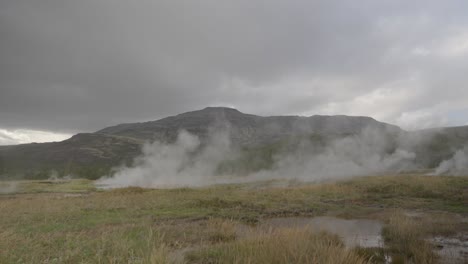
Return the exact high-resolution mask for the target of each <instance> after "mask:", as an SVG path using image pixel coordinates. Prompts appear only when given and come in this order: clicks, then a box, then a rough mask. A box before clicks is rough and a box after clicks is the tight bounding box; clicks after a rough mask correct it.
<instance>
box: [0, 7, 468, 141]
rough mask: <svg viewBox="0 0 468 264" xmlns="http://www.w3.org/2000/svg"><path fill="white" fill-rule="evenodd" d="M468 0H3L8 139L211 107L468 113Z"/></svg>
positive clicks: (403, 116) (437, 117) (404, 118)
mask: <svg viewBox="0 0 468 264" xmlns="http://www.w3.org/2000/svg"><path fill="white" fill-rule="evenodd" d="M466 10H468V2H467V1H464V0H460V1H451V0H447V1H440V0H414V1H404V0H379V1H375V0H357V1H351V0H341V1H338V0H307V1H306V0H304V1H299V0H200V1H193V0H153V1H150V0H134V1H128V0H80V1H76V0H2V1H0V145H5V144H17V143H27V142H43V141H53V140H62V139H65V138H67V137H69V136H70V135H72V134H74V133H78V132H93V131H96V130H99V129H101V128H104V127H106V126H110V125H115V124H119V123H124V122H138V121H146V120H156V119H159V118H163V117H166V116H169V115H174V114H179V113H182V112H186V111H191V110H196V109H201V108H204V107H206V106H228V107H234V108H237V109H239V110H240V111H242V112H244V113H251V114H257V115H305V116H310V115H314V114H325V115H334V114H346V115H363V116H371V117H373V118H375V119H377V120H380V121H384V122H388V123H392V124H396V125H399V126H401V127H402V128H404V129H408V130H415V129H422V128H429V127H439V126H457V125H467V124H468V85H467V84H468V74H467V70H468V16H467V15H466Z"/></svg>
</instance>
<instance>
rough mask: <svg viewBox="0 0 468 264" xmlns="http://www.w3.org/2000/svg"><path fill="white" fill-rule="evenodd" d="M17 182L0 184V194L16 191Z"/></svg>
mask: <svg viewBox="0 0 468 264" xmlns="http://www.w3.org/2000/svg"><path fill="white" fill-rule="evenodd" d="M17 185H18V183H17V182H1V183H0V194H11V193H15V192H16V190H17V187H18V186H17Z"/></svg>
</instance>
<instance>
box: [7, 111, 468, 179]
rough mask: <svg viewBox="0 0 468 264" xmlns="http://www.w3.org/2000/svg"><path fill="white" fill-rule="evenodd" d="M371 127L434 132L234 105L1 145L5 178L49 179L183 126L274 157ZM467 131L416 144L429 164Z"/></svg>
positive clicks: (392, 135) (132, 152) (406, 134)
mask: <svg viewBox="0 0 468 264" xmlns="http://www.w3.org/2000/svg"><path fill="white" fill-rule="evenodd" d="M366 129H371V130H372V131H374V132H376V133H378V134H382V136H383V138H385V140H388V141H389V142H392V141H394V140H396V139H397V138H399V137H400V138H401V137H403V138H411V137H419V135H421V134H425V133H432V132H430V131H419V132H411V131H405V130H403V129H401V128H399V127H398V126H395V125H391V124H387V123H384V122H379V121H377V120H375V119H373V118H371V117H363V116H346V115H335V116H326V115H313V116H309V117H305V116H266V117H265V116H258V115H252V114H245V113H242V112H240V111H238V110H237V109H233V108H227V107H207V108H204V109H201V110H195V111H190V112H185V113H181V114H178V115H174V116H168V117H165V118H161V119H158V120H154V121H146V122H138V123H125V124H118V125H115V126H109V127H106V128H103V129H101V130H98V131H96V132H94V133H78V134H76V135H74V136H72V137H71V138H69V139H67V140H64V141H60V142H48V143H30V144H21V145H10V146H0V178H23V177H25V178H44V177H45V178H47V175H48V174H50V171H57V172H59V174H61V175H68V174H72V175H75V176H77V177H86V178H98V177H100V176H103V175H105V174H106V173H109V172H110V171H111V169H112V167H115V166H119V165H121V164H129V163H131V161H132V160H133V159H134V158H135V157H137V156H138V155H139V154H140V153H141V147H142V146H143V144H144V143H145V142H152V141H160V142H166V143H171V142H174V141H175V140H176V139H177V136H178V134H179V133H180V132H181V131H187V132H189V133H191V134H193V135H195V136H197V137H198V138H200V140H201V142H202V143H203V142H206V141H207V140H208V139H209V138H210V135H212V133H214V132H223V133H224V132H227V133H228V135H229V139H230V141H231V143H232V145H234V146H236V147H238V148H240V149H251V150H253V151H252V152H251V153H257V154H258V155H260V156H261V155H264V153H268V155H270V156H268V157H266V159H267V160H268V159H271V158H272V155H274V151H277V150H278V146H279V145H284V144H286V145H289V147H288V148H289V149H291V148H294V147H296V146H297V144H298V141H300V140H302V139H307V140H311V138H312V140H315V141H316V143H317V144H319V145H320V144H322V145H323V144H325V143H326V142H327V141H329V140H331V139H334V138H343V137H347V136H350V135H359V134H361V133H362V132H363V131H364V130H366ZM467 131H468V127H465V128H464V127H456V128H441V129H438V130H437V131H436V132H434V134H435V135H436V136H434V138H435V140H432V137H431V140H426V141H425V142H424V143H421V144H420V145H418V146H417V147H415V149H416V151H419V152H420V153H424V152H431V151H434V150H436V153H431V155H430V156H429V157H426V158H424V159H423V161H422V162H423V163H424V164H425V166H434V164H436V163H437V162H440V161H441V160H442V159H444V158H447V157H449V155H450V154H451V153H452V151H453V149H454V148H456V147H457V146H458V145H461V144H466V143H467V142H468V133H466V132H467ZM324 142H325V143H324ZM288 148H286V149H288ZM389 149H392V147H391V146H389ZM259 153H260V154H259ZM257 154H255V155H257ZM248 155H252V154H248ZM248 155H247V156H248ZM262 162H263V161H262ZM260 169H261V168H260Z"/></svg>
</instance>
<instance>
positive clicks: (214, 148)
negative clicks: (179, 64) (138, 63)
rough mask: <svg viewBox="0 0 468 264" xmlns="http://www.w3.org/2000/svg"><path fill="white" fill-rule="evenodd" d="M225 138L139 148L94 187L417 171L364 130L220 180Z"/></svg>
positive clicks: (229, 152)
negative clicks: (137, 153) (127, 162)
mask: <svg viewBox="0 0 468 264" xmlns="http://www.w3.org/2000/svg"><path fill="white" fill-rule="evenodd" d="M229 138H230V137H229V133H227V132H223V133H219V132H218V133H213V135H211V136H210V137H209V139H208V141H207V143H206V144H202V143H201V141H200V139H199V138H198V137H197V136H194V135H192V134H189V133H188V132H185V131H182V132H181V133H180V134H179V135H178V137H177V140H176V142H175V143H173V144H164V143H161V142H154V143H148V144H145V145H144V147H143V154H142V155H141V156H140V157H138V158H136V159H135V161H134V164H133V165H132V166H130V167H126V166H123V167H120V168H118V169H116V172H115V173H114V175H113V176H111V177H105V178H101V179H100V180H98V181H97V184H98V185H102V186H106V187H110V188H115V187H127V186H140V187H157V188H168V187H180V186H205V185H211V184H216V183H240V182H249V181H264V180H278V179H281V180H300V181H307V182H316V181H323V180H336V179H344V178H349V177H352V176H362V175H374V174H382V173H392V172H393V173H396V172H402V171H408V170H413V169H416V168H417V166H416V165H414V160H415V158H416V154H415V153H413V152H410V151H408V150H405V149H403V148H398V147H397V148H389V145H388V138H385V135H382V133H381V131H375V130H372V129H365V130H364V131H363V132H362V133H361V134H359V135H352V136H348V137H345V138H339V139H335V140H333V141H332V142H331V143H329V144H327V146H326V147H325V148H324V149H321V150H320V151H318V152H317V150H316V149H314V147H313V146H311V145H309V144H308V142H307V141H304V143H301V144H299V147H297V148H296V149H295V150H293V151H290V152H288V153H285V154H278V155H276V156H274V163H273V165H272V167H271V168H270V169H265V170H262V171H257V172H253V173H250V175H242V176H235V175H223V174H220V173H218V170H217V169H218V166H219V165H220V163H221V162H223V161H225V160H232V159H235V158H236V156H238V155H239V151H237V150H236V149H235V148H233V147H232V146H231V143H230V141H229ZM460 155H462V154H459V155H458V156H460ZM458 156H457V158H460V159H463V158H466V157H465V156H463V157H458ZM456 164H457V166H458V163H456Z"/></svg>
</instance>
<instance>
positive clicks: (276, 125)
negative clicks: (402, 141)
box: [96, 107, 401, 145]
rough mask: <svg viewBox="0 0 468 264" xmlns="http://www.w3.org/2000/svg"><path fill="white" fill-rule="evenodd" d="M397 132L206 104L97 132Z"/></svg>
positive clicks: (241, 140)
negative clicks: (365, 130) (252, 112)
mask: <svg viewBox="0 0 468 264" xmlns="http://www.w3.org/2000/svg"><path fill="white" fill-rule="evenodd" d="M369 127H370V128H374V129H378V130H387V131H392V132H394V133H397V132H399V131H401V129H400V128H398V127H397V126H393V125H389V124H385V123H381V122H378V121H376V120H374V119H372V118H370V117H352V116H343V115H340V116H320V115H315V116H311V117H302V116H270V117H262V116H256V115H250V114H244V113H241V112H239V111H238V110H236V109H232V108H226V107H207V108H205V109H203V110H198V111H193V112H187V113H183V114H180V115H176V116H171V117H167V118H163V119H160V120H157V121H150V122H144V123H131V124H121V125H117V126H113V127H108V128H104V129H102V130H99V131H98V132H96V133H98V134H106V135H118V136H126V137H132V138H138V139H142V140H150V141H152V140H159V141H173V140H174V139H175V137H176V136H177V132H178V131H180V130H186V131H188V132H190V133H192V134H194V135H197V136H199V137H200V138H201V139H202V140H203V139H206V138H207V137H208V136H209V134H210V132H213V131H216V130H224V131H230V137H231V141H232V142H233V143H235V144H241V145H251V144H255V145H259V144H265V143H272V142H275V141H277V140H280V139H283V138H284V137H290V136H299V135H308V134H355V133H360V132H361V131H362V130H363V129H364V128H369Z"/></svg>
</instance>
